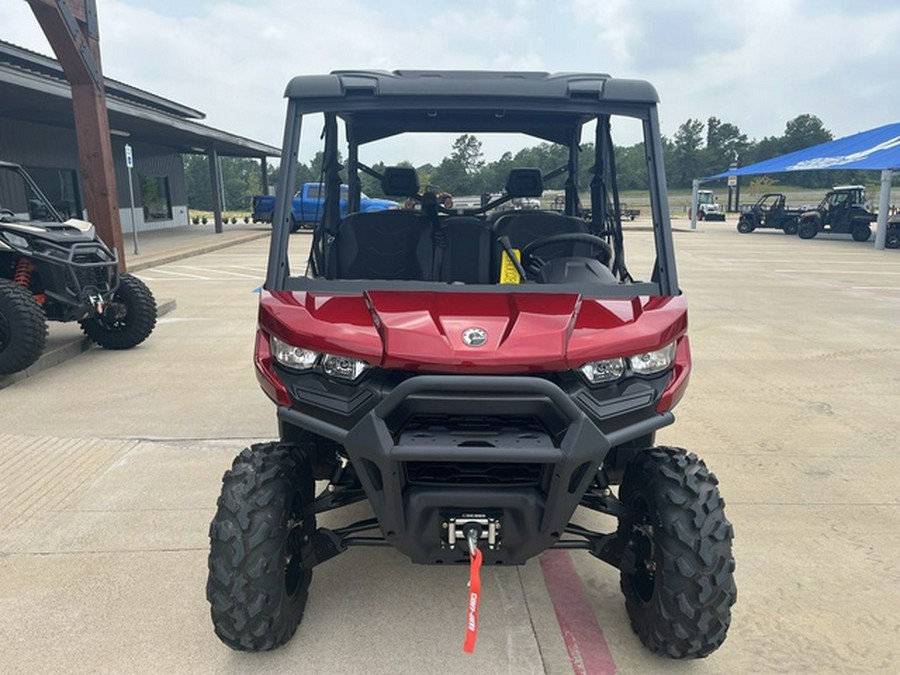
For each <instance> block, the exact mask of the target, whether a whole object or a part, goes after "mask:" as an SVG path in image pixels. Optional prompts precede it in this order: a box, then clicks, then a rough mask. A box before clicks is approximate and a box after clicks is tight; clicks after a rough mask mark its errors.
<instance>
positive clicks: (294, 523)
mask: <svg viewBox="0 0 900 675" xmlns="http://www.w3.org/2000/svg"><path fill="white" fill-rule="evenodd" d="M303 504H304V500H303V495H301V493H300V491H299V490H298V491H297V492H295V493H294V496H293V497H292V498H291V512H290V515H289V517H288V523H287V535H286V536H285V546H284V549H285V555H284V590H285V591H286V592H287V594H288V595H289V596H294V595H296V594H297V592H298V591H299V590H300V587H301V586H302V585H303V574H304V572H305V571H306V570H304V569H303V563H302V558H301V556H300V551H301V549H302V548H303V546H304V545H305V544H306V542H307V541H308V540H309V535H307V533H306V528H305V524H306V523H305V521H304V519H303V516H302V515H301V513H302V510H303Z"/></svg>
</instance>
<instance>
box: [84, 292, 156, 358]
mask: <svg viewBox="0 0 900 675" xmlns="http://www.w3.org/2000/svg"><path fill="white" fill-rule="evenodd" d="M79 323H80V324H81V330H83V331H84V334H85V335H87V336H88V337H89V338H90V339H91V340H93V341H94V342H96V343H97V344H98V345H100V346H101V347H105V348H106V349H131V348H132V347H135V346H137V345H139V344H141V343H142V342H143V341H144V340H146V339H147V338H148V337H149V336H150V333H152V332H153V328H154V326H156V300H155V299H154V298H153V294H152V293H151V292H150V289H149V288H147V286H146V284H144V282H143V281H141V280H140V279H138V278H137V277H133V276H131V275H130V274H122V275H120V276H119V288H118V289H117V290H116V293H115V295H114V296H113V299H112V302H110V303H109V305H108V306H107V307H106V309H105V310H104V312H103V314H102V315H99V316H95V317H93V318H90V319H85V320H84V321H81V322H79Z"/></svg>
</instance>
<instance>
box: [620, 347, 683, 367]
mask: <svg viewBox="0 0 900 675" xmlns="http://www.w3.org/2000/svg"><path fill="white" fill-rule="evenodd" d="M674 358H675V343H674V342H671V343H669V344H667V345H666V346H665V347H663V348H662V349H657V350H656V351H654V352H647V353H645V354H636V355H635V356H631V357H629V358H628V363H629V365H631V369H632V370H633V371H634V372H635V373H637V374H638V375H653V374H654V373H660V372H662V371H664V370H665V369H666V368H668V367H669V366H671V365H672V360H673V359H674Z"/></svg>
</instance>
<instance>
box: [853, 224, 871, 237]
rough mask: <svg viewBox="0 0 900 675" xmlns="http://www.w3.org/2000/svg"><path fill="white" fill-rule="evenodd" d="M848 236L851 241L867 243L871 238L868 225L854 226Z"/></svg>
mask: <svg viewBox="0 0 900 675" xmlns="http://www.w3.org/2000/svg"><path fill="white" fill-rule="evenodd" d="M850 236H852V237H853V241H869V239H871V238H872V228H871V227H869V226H868V225H854V226H853V230H852V231H851V232H850Z"/></svg>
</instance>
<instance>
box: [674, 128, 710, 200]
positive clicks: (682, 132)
mask: <svg viewBox="0 0 900 675" xmlns="http://www.w3.org/2000/svg"><path fill="white" fill-rule="evenodd" d="M702 148H703V122H701V121H700V120H695V119H689V120H687V121H686V122H684V123H683V124H682V125H681V126H680V127H678V131H676V132H675V139H674V143H673V147H672V161H671V163H670V164H669V167H670V169H669V171H670V173H669V182H670V183H671V184H672V185H674V186H676V187H687V186H689V185H690V184H691V181H692V180H693V179H694V178H699V177H700V174H701V173H703V170H702V169H703V158H702V156H701V150H702Z"/></svg>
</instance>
